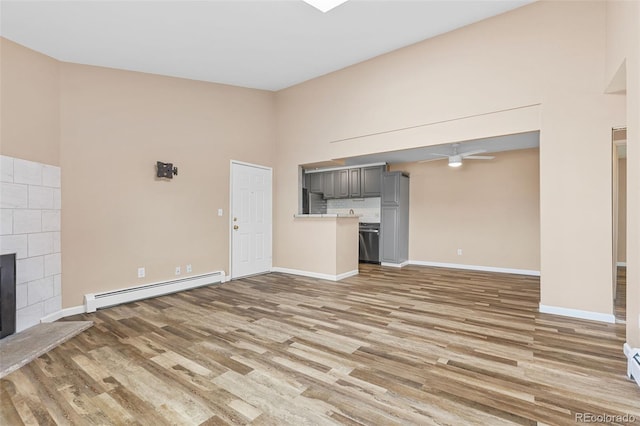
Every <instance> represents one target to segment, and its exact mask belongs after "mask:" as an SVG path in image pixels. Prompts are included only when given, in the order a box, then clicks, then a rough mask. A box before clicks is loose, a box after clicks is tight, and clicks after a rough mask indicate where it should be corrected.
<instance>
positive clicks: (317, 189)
mask: <svg viewBox="0 0 640 426" xmlns="http://www.w3.org/2000/svg"><path fill="white" fill-rule="evenodd" d="M306 179H307V188H308V189H309V192H311V193H314V194H322V193H323V192H324V183H323V173H310V174H308V175H306Z"/></svg>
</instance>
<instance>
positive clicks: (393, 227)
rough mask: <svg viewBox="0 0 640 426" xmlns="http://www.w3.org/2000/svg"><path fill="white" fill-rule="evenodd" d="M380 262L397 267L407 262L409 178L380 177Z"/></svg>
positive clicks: (390, 174)
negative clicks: (396, 265)
mask: <svg viewBox="0 0 640 426" xmlns="http://www.w3.org/2000/svg"><path fill="white" fill-rule="evenodd" d="M381 201H382V207H381V214H380V260H381V261H382V262H383V263H393V264H401V263H403V262H406V261H407V260H408V259H409V176H407V175H406V174H404V173H402V172H387V173H383V174H382V193H381Z"/></svg>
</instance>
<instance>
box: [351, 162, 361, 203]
mask: <svg viewBox="0 0 640 426" xmlns="http://www.w3.org/2000/svg"><path fill="white" fill-rule="evenodd" d="M361 170H362V169H349V197H350V198H361V197H362V188H361V180H360V175H361Z"/></svg>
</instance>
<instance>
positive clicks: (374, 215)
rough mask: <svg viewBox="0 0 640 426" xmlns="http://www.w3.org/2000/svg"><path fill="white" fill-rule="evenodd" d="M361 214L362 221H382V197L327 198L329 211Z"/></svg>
mask: <svg viewBox="0 0 640 426" xmlns="http://www.w3.org/2000/svg"><path fill="white" fill-rule="evenodd" d="M351 210H353V213H354V214H357V215H361V216H360V222H369V223H380V197H373V198H340V199H331V200H327V213H337V214H349V213H351Z"/></svg>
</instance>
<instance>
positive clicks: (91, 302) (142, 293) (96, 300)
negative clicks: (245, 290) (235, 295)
mask: <svg viewBox="0 0 640 426" xmlns="http://www.w3.org/2000/svg"><path fill="white" fill-rule="evenodd" d="M224 280H225V274H224V271H215V272H210V273H207V274H202V275H196V276H193V277H187V278H181V279H177V280H170V281H163V282H157V283H152V284H145V285H141V286H136V287H129V288H124V289H120V290H113V291H105V292H103V293H89V294H85V296H84V306H85V311H86V312H95V311H96V309H100V308H105V307H108V306H114V305H120V304H122V303H128V302H133V301H135V300H141V299H148V298H150V297H158V296H163V295H165V294H170V293H176V292H178V291H183V290H189V289H192V288H196V287H202V286H205V285H209V284H215V283H222V282H224Z"/></svg>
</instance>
